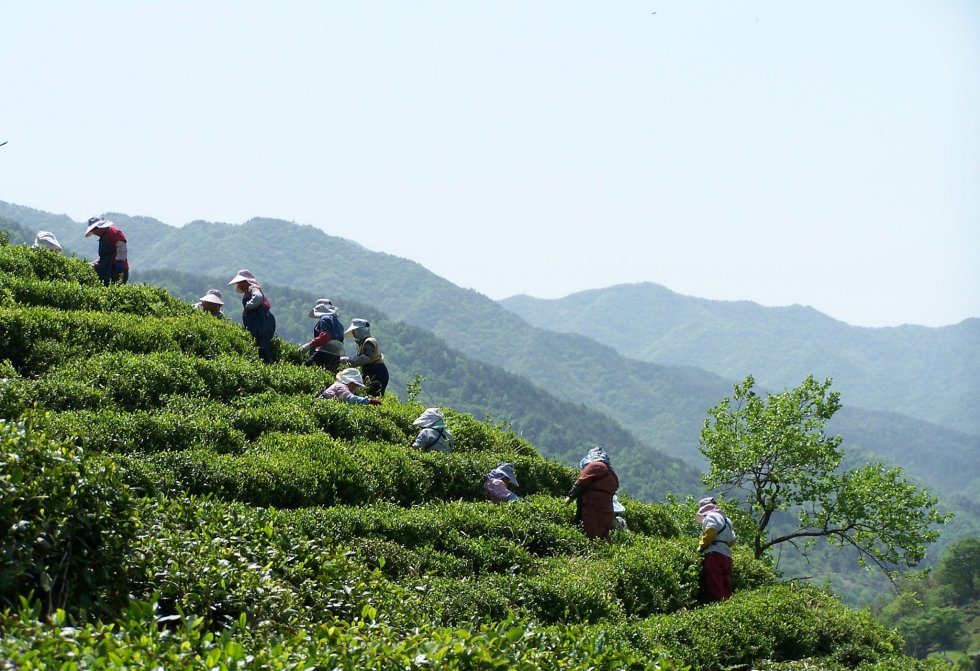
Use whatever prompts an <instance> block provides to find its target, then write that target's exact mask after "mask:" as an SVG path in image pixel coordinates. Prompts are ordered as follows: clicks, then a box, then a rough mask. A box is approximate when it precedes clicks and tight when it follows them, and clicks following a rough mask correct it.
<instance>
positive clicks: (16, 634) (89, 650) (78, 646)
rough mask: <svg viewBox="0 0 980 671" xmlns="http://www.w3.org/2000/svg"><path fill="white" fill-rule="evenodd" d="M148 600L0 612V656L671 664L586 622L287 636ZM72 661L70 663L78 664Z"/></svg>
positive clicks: (460, 667) (513, 666) (167, 663)
mask: <svg viewBox="0 0 980 671" xmlns="http://www.w3.org/2000/svg"><path fill="white" fill-rule="evenodd" d="M155 615H156V611H155V610H154V605H153V604H152V603H143V602H133V604H132V605H131V606H130V608H129V610H128V611H127V612H125V613H123V614H122V616H121V617H120V618H119V620H118V621H117V622H113V623H107V624H103V623H94V624H93V625H91V626H89V627H86V628H83V629H73V630H67V629H66V628H65V627H64V624H65V619H64V618H63V617H62V616H61V615H59V616H58V617H55V618H54V619H53V620H52V621H50V622H47V623H42V622H38V620H37V617H36V616H35V613H34V612H32V611H31V610H30V609H29V608H23V609H21V610H20V611H19V612H15V613H10V614H6V615H3V616H2V619H0V628H2V629H3V631H4V634H5V635H4V637H3V638H2V639H0V657H2V658H3V659H6V660H8V662H9V663H10V664H12V665H14V667H13V668H17V669H20V670H21V671H39V670H41V669H48V668H74V667H65V666H63V663H64V660H79V661H81V662H82V664H84V665H85V666H86V667H88V668H157V669H167V670H168V671H191V670H196V669H201V668H207V669H212V670H213V671H238V670H239V669H242V668H253V669H269V670H270V671H285V670H286V669H300V668H302V669H314V668H315V669H332V670H335V671H362V670H364V669H415V668H438V669H443V670H445V671H476V670H477V669H481V670H482V669H508V670H513V671H539V670H540V669H562V671H623V670H626V671H674V670H676V669H680V668H681V667H680V665H679V664H678V663H676V662H674V661H672V660H670V659H668V658H666V657H664V656H661V655H659V654H655V655H651V654H649V653H643V652H639V651H636V650H635V649H633V648H632V647H631V646H630V644H629V643H628V642H627V641H625V640H624V639H622V638H621V637H618V636H616V632H614V631H606V630H600V629H596V628H594V627H591V628H590V627H585V626H571V627H561V628H557V627H539V626H536V625H534V624H532V623H528V622H525V621H521V620H516V619H514V618H512V617H507V614H506V613H503V614H502V615H503V616H502V617H501V618H500V619H499V620H496V621H492V622H487V623H477V624H475V625H474V626H473V627H472V628H471V629H467V630H464V629H458V628H447V627H434V626H433V627H418V628H413V629H403V628H396V627H390V626H387V625H385V624H384V623H374V622H370V621H365V620H362V619H358V620H357V621H355V622H352V623H340V624H337V625H334V626H321V627H311V628H309V629H306V630H303V631H302V632H300V633H298V634H296V635H292V636H285V635H278V634H276V633H265V632H255V631H253V629H252V626H251V622H250V621H249V620H248V619H247V618H245V619H242V620H241V621H240V622H239V623H237V624H236V625H235V626H230V627H227V628H224V629H221V630H219V631H209V630H208V629H207V628H206V626H205V624H206V623H204V622H203V621H202V620H201V619H199V618H196V617H194V616H186V617H183V618H179V619H178V620H176V621H175V622H174V626H173V627H171V628H168V629H162V628H160V627H158V626H156V623H155V622H154V617H155ZM82 664H79V667H78V668H82Z"/></svg>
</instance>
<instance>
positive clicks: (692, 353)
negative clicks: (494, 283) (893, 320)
mask: <svg viewBox="0 0 980 671" xmlns="http://www.w3.org/2000/svg"><path fill="white" fill-rule="evenodd" d="M500 303H501V305H503V306H504V307H506V308H507V309H508V310H511V311H513V312H514V313H515V314H517V315H519V316H520V317H521V318H522V319H524V320H525V321H527V322H528V323H529V324H533V325H534V326H537V327H539V328H543V329H549V330H552V331H559V332H564V333H577V334H580V335H585V336H588V337H590V338H592V339H593V340H597V341H599V342H601V343H605V344H606V345H609V346H610V347H613V348H614V349H616V351H617V352H619V353H620V354H622V355H623V356H625V357H629V358H632V359H639V360H641V361H649V362H652V363H658V364H662V365H675V366H677V365H696V366H698V367H700V368H704V369H705V370H708V371H711V372H712V373H715V374H717V375H721V376H722V377H724V378H727V379H741V378H744V377H745V376H746V375H748V374H752V375H753V376H754V377H755V378H756V381H757V382H758V383H759V384H760V385H762V386H765V387H769V388H783V387H793V386H795V385H797V384H799V383H800V381H801V380H803V379H804V378H805V377H806V376H807V375H809V374H811V373H812V374H813V375H814V376H815V377H817V378H818V379H823V378H828V377H829V378H833V380H834V388H835V389H836V390H838V391H840V392H841V395H842V397H843V399H844V400H845V402H846V403H849V404H850V403H853V404H855V405H859V406H861V407H863V408H867V409H869V410H882V411H885V412H894V413H901V414H903V415H908V416H909V417H914V418H917V419H921V420H924V421H926V422H931V423H933V424H937V425H939V426H945V427H948V428H951V429H956V430H958V431H961V432H964V433H969V434H972V435H974V436H980V412H978V411H977V407H978V403H980V319H976V318H974V319H967V320H965V321H963V322H961V323H959V324H956V325H953V326H945V327H941V328H930V327H926V326H897V327H890V328H862V327H858V326H849V325H848V324H845V323H843V322H840V321H837V320H835V319H832V318H830V317H828V316H827V315H825V314H822V313H820V312H818V311H816V310H814V309H813V308H808V307H802V306H799V305H794V306H792V307H782V308H769V307H763V306H761V305H758V304H757V303H750V302H748V301H712V300H705V299H702V298H692V297H689V296H682V295H680V294H677V293H674V292H673V291H670V290H669V289H667V288H665V287H662V286H660V285H657V284H650V283H645V284H625V285H618V286H614V287H609V288H606V289H594V290H590V291H582V292H579V293H576V294H572V295H570V296H566V297H565V298H561V299H556V300H545V299H539V298H531V297H530V296H523V295H522V296H514V297H512V298H508V299H505V300H502V301H500Z"/></svg>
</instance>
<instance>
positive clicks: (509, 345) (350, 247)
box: [0, 203, 980, 493]
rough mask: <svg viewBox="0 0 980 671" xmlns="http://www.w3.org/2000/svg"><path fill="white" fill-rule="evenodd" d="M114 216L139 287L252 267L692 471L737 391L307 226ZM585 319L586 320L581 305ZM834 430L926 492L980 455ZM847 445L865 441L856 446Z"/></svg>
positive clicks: (44, 222) (869, 415)
mask: <svg viewBox="0 0 980 671" xmlns="http://www.w3.org/2000/svg"><path fill="white" fill-rule="evenodd" d="M0 216H6V217H8V218H10V219H14V220H15V221H18V222H19V223H21V224H23V225H25V226H28V227H29V228H32V229H35V230H36V229H37V228H40V227H41V226H43V227H45V228H47V229H48V230H52V231H54V232H55V233H56V235H58V237H59V240H61V241H62V244H63V245H65V247H66V249H68V250H78V251H79V252H80V253H82V254H84V255H88V256H91V255H92V254H93V253H94V249H95V245H94V243H93V242H92V240H91V239H87V240H86V239H84V238H82V237H81V236H82V231H83V230H84V228H83V227H82V225H81V224H80V223H77V222H73V221H71V220H70V219H69V218H68V217H65V216H58V215H50V214H46V213H43V212H39V211H37V210H32V209H29V208H24V207H20V206H15V205H8V204H5V203H0ZM110 216H111V218H113V219H114V220H116V221H117V223H119V224H120V226H122V227H123V230H124V231H126V232H127V235H128V236H129V237H130V240H131V242H130V253H131V258H132V260H133V263H132V265H133V273H134V276H136V277H138V274H139V273H140V272H142V271H145V270H147V269H152V268H160V269H163V268H173V269H176V270H182V271H185V272H191V273H199V272H201V270H202V269H206V270H207V271H209V272H210V271H211V270H213V269H216V268H223V269H224V270H225V272H226V273H227V274H228V275H229V277H230V276H231V274H233V273H234V272H235V271H236V270H238V268H241V267H249V268H251V269H252V270H253V271H255V272H256V273H257V274H258V275H259V276H260V277H261V278H262V280H263V282H266V283H271V284H281V285H285V286H292V287H296V288H298V289H301V290H307V291H310V292H311V294H315V295H318V296H320V295H332V294H342V295H343V296H345V297H346V298H348V299H350V300H353V301H358V302H361V303H364V304H366V305H371V306H376V307H377V308H378V309H380V310H382V311H383V312H384V313H386V314H387V315H389V316H390V317H391V318H392V319H395V320H400V321H405V322H407V323H409V324H412V325H414V326H417V327H420V328H423V329H425V330H428V331H430V332H432V333H434V334H435V335H437V336H438V337H440V338H442V339H443V340H444V341H445V342H446V343H447V344H448V345H449V346H450V347H452V348H454V349H457V350H459V351H460V352H462V353H463V354H465V355H467V356H469V357H472V358H474V359H477V360H479V361H483V362H485V363H489V364H491V365H496V366H499V367H500V368H502V369H504V370H506V371H508V372H511V373H514V374H517V375H521V376H523V377H526V378H527V379H529V380H531V382H532V383H533V384H535V385H536V386H538V387H541V388H543V389H545V390H547V391H549V392H550V393H552V394H554V395H555V396H557V397H559V398H561V399H563V400H566V401H571V402H573V403H577V404H582V405H585V406H587V407H589V408H591V409H593V410H596V411H598V412H600V413H603V414H605V415H608V416H609V417H611V418H613V419H614V420H616V421H617V422H618V423H619V424H620V425H621V426H622V427H624V428H625V429H626V430H628V431H629V432H630V433H632V434H633V435H634V436H636V438H637V439H638V440H639V441H640V443H641V444H642V445H643V446H645V447H647V448H650V447H652V448H654V449H656V450H659V451H661V452H664V453H666V454H668V455H670V456H673V457H677V458H680V459H683V460H684V461H686V462H687V463H689V464H692V465H694V466H696V467H700V466H701V465H702V464H703V460H702V458H701V455H700V453H699V451H698V436H699V432H700V429H701V424H702V422H703V420H704V419H705V417H706V410H707V408H709V407H711V406H712V405H714V404H715V403H717V402H718V400H719V399H720V398H722V397H724V396H726V395H728V394H730V393H731V389H732V386H731V385H732V383H733V382H734V380H728V379H725V378H723V377H720V376H718V375H715V374H712V373H708V372H706V371H704V370H702V369H700V368H696V367H694V366H662V365H657V364H652V363H647V362H641V361H636V360H631V359H627V358H624V357H623V356H622V355H620V354H619V353H618V352H616V351H615V350H614V349H613V348H612V347H610V346H608V345H603V344H600V343H598V342H596V341H595V340H592V339H589V338H586V337H584V336H580V335H575V334H567V333H565V334H562V333H555V332H551V331H544V330H542V329H539V328H536V327H533V326H531V325H529V324H528V323H527V322H526V321H524V320H523V319H521V318H520V317H518V316H517V315H515V314H514V313H512V312H510V311H509V310H506V309H504V308H503V307H501V306H500V305H499V304H497V303H496V302H494V301H491V300H490V299H489V298H487V297H485V296H483V295H481V294H478V293H477V292H475V291H472V290H466V289H461V288H459V287H456V286H455V285H453V284H451V283H450V282H448V281H446V280H444V279H442V278H439V277H437V276H436V275H434V274H433V273H431V272H430V271H428V270H426V269H425V268H423V267H422V266H421V265H419V264H418V263H415V262H413V261H408V260H405V259H400V258H398V257H394V256H391V255H388V254H382V253H378V252H371V251H369V250H366V249H365V248H363V247H362V246H360V245H358V244H355V243H352V242H350V241H348V240H345V239H343V238H338V237H333V236H330V235H327V234H326V233H324V232H322V231H321V230H319V229H316V228H313V227H311V226H300V225H297V224H293V223H289V222H284V221H278V220H270V219H253V220H250V221H249V222H247V223H245V224H241V225H231V224H212V223H207V222H193V223H191V224H188V225H187V226H184V227H182V228H173V227H170V226H167V225H165V224H163V223H161V222H158V221H155V220H153V219H149V218H146V217H127V216H125V215H110ZM305 310H306V309H305V308H304V313H305ZM582 312H583V313H586V314H588V310H586V309H585V308H584V307H583V310H582ZM350 316H353V315H348V317H350ZM594 323H599V322H598V320H596V321H595V322H594ZM592 335H595V334H592ZM388 346H389V347H390V344H389V345H388ZM786 351H787V354H786V355H787V356H788V357H790V358H792V357H793V356H794V352H793V351H792V348H789V349H788V350H786ZM749 372H752V371H749ZM831 377H835V376H834V375H831ZM798 382H799V380H795V381H794V382H793V384H794V385H795V384H796V383H798ZM835 382H836V377H835ZM429 384H431V382H430V383H429ZM843 402H844V405H845V409H847V408H848V407H850V406H856V407H860V405H861V399H860V398H852V397H850V396H849V395H847V394H844V395H843ZM503 419H506V418H503ZM872 425H874V426H879V427H886V428H887V429H888V431H887V434H883V433H882V432H880V431H868V430H866V428H865V427H868V426H872ZM833 428H834V429H835V430H836V431H839V432H840V433H841V434H842V435H843V436H844V438H845V446H850V447H854V448H856V449H862V450H865V451H867V452H871V453H873V454H878V455H881V456H882V457H884V458H885V459H886V460H888V461H891V462H893V463H898V464H899V465H902V466H908V465H909V464H908V462H907V460H906V458H907V457H909V456H910V455H911V456H914V457H924V458H925V459H926V460H928V461H929V462H933V466H935V467H936V468H937V469H938V470H930V471H929V472H928V473H919V472H918V471H917V469H916V468H911V469H910V475H913V476H919V477H923V478H925V479H926V481H927V482H934V481H935V480H934V479H933V478H938V479H939V480H940V481H941V482H943V484H945V481H944V480H943V478H944V477H945V476H944V473H943V465H944V463H947V462H944V461H943V460H942V454H943V453H944V451H945V450H946V446H947V445H949V446H951V448H950V449H954V450H956V451H957V452H958V453H962V454H966V455H970V454H975V453H976V452H975V450H976V448H977V446H978V445H980V439H978V438H974V437H969V436H961V435H959V434H955V433H953V432H949V431H945V432H944V431H942V430H940V429H939V427H933V426H931V425H929V424H927V423H925V422H920V421H916V420H909V419H908V418H904V417H902V416H901V415H897V414H892V413H885V414H882V413H876V412H873V411H860V412H855V413H841V414H840V416H839V417H838V418H835V422H834V425H833ZM851 436H861V440H860V442H854V441H852V439H851ZM943 436H945V438H944V439H943V441H945V442H942V441H941V442H938V443H937V442H936V439H937V437H943ZM948 463H953V462H952V461H951V462H948ZM957 463H958V462H957ZM971 472H972V471H971ZM960 473H962V471H960ZM952 493H955V492H952Z"/></svg>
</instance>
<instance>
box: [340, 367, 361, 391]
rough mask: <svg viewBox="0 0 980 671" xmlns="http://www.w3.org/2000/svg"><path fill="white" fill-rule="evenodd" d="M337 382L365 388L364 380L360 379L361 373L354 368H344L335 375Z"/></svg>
mask: <svg viewBox="0 0 980 671" xmlns="http://www.w3.org/2000/svg"><path fill="white" fill-rule="evenodd" d="M337 382H340V383H342V384H356V385H357V386H358V387H363V386H365V385H364V378H363V377H361V371H359V370H357V369H356V368H345V369H344V370H342V371H340V372H339V373H337Z"/></svg>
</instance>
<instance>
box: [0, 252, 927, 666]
mask: <svg viewBox="0 0 980 671" xmlns="http://www.w3.org/2000/svg"><path fill="white" fill-rule="evenodd" d="M279 347H280V356H281V360H282V362H281V363H278V364H275V365H271V366H267V365H263V364H261V363H260V362H259V361H258V358H257V356H256V354H255V352H254V349H253V346H252V344H251V342H250V340H249V338H248V336H247V334H246V333H245V332H244V331H242V329H241V328H240V327H237V326H236V325H234V324H232V323H228V322H220V321H218V320H215V319H213V318H211V317H209V316H207V315H204V314H200V313H194V311H193V310H192V309H191V308H190V306H189V305H188V304H187V303H184V302H182V301H179V300H177V299H175V298H173V297H172V296H170V295H169V294H168V293H167V292H165V291H164V290H162V289H159V288H155V287H150V286H139V285H130V286H116V287H110V288H103V287H101V286H99V285H97V284H96V282H95V278H94V275H93V274H92V273H91V271H90V269H89V268H88V267H87V266H86V265H85V264H84V263H83V262H81V261H78V260H76V259H71V258H65V257H62V256H60V255H57V254H52V253H49V252H44V251H38V250H30V249H27V248H23V247H12V246H0V353H2V357H3V362H2V363H0V367H2V371H0V378H2V380H3V381H2V383H0V415H2V417H3V418H4V419H3V421H2V422H0V442H2V449H0V529H2V530H3V535H2V536H0V609H2V612H0V632H2V636H0V660H2V665H0V666H2V667H3V668H12V669H19V670H28V669H45V668H47V669H96V668H98V669H104V668H115V669H123V668H125V669H137V668H151V669H156V668H159V669H168V670H169V669H351V670H353V669H430V668H431V669H436V668H438V669H583V670H584V669H610V670H612V669H680V668H683V667H685V666H688V665H690V666H692V667H693V668H697V669H720V668H731V669H740V668H744V669H747V668H760V669H762V668H765V669H804V668H806V669H823V668H826V669H845V668H865V669H915V668H921V667H920V666H919V663H918V662H915V661H914V660H912V659H910V658H908V657H904V656H902V655H901V652H900V651H901V647H902V641H901V640H900V638H899V637H898V635H897V634H896V633H894V632H891V631H888V630H886V629H885V628H883V627H882V626H881V625H880V624H878V623H877V622H876V621H875V620H874V619H873V618H872V617H871V616H870V614H869V613H868V612H864V611H853V610H850V609H848V608H846V607H844V606H843V605H841V604H840V603H839V602H838V601H837V600H836V599H835V598H833V597H832V596H831V595H829V594H828V593H826V592H823V591H821V590H819V589H816V588H813V587H809V586H799V585H792V584H780V583H779V582H778V580H777V579H776V578H775V576H774V575H773V574H772V571H771V569H770V568H769V567H768V565H767V564H766V563H765V562H760V561H756V560H754V559H752V558H751V556H750V553H749V552H748V550H747V549H745V548H739V547H736V548H735V553H734V554H735V576H736V585H735V587H736V595H735V597H734V598H733V599H731V600H730V601H727V602H725V603H722V604H716V605H710V606H700V605H699V604H698V603H697V599H696V592H697V587H696V585H697V580H696V575H697V568H698V556H697V554H696V552H695V551H694V545H695V543H694V537H693V534H694V532H695V529H694V528H693V527H692V526H691V523H690V517H691V514H692V510H691V508H690V506H689V505H686V504H676V505H652V504H647V503H640V502H636V501H632V500H628V499H627V500H626V501H625V504H626V507H627V515H628V519H629V521H630V524H631V526H632V528H633V532H632V533H628V534H624V533H619V532H617V533H618V534H619V535H616V536H615V538H614V541H613V543H612V544H611V545H606V544H601V543H600V544H591V545H590V544H589V543H588V542H587V541H586V539H585V538H584V536H583V535H582V534H581V533H580V532H579V530H578V529H577V528H576V527H575V526H573V525H572V524H571V521H570V518H571V510H570V509H569V507H566V506H564V505H563V504H562V502H561V496H562V495H563V494H564V492H565V491H566V490H567V489H568V487H569V485H570V484H571V482H572V481H573V479H574V476H575V472H574V471H573V470H570V469H569V468H566V467H564V466H561V465H559V464H557V463H555V462H551V461H548V460H546V459H544V458H542V457H541V456H539V454H538V453H537V452H536V451H535V450H534V449H533V447H532V446H531V445H530V444H529V443H527V442H525V441H523V440H521V439H519V438H518V437H516V436H514V435H513V434H511V433H508V432H506V431H503V430H501V429H500V428H499V427H496V426H494V425H492V424H487V423H483V422H480V421H477V420H475V419H473V418H472V417H470V416H469V415H466V414H462V413H455V412H452V411H447V417H448V422H449V424H450V427H451V429H452V430H453V432H454V433H455V434H456V435H457V438H458V443H457V449H456V450H455V451H454V452H453V453H452V454H423V453H418V452H416V451H413V450H411V449H410V448H408V447H407V445H408V444H409V442H410V440H411V438H412V437H413V435H414V431H413V428H412V426H411V422H412V420H413V419H414V417H415V416H416V415H417V414H418V412H419V411H420V409H421V406H420V405H418V404H414V403H400V402H398V401H397V400H396V399H394V398H393V397H389V398H386V399H385V401H384V403H383V404H382V405H381V406H347V405H342V404H336V403H333V402H326V401H319V400H316V399H315V398H314V394H315V393H316V392H317V391H319V389H320V388H321V387H322V386H323V385H324V384H325V382H326V380H325V379H324V376H323V374H322V373H321V372H319V371H316V370H310V369H307V368H303V367H301V366H299V365H296V362H298V361H299V359H300V357H299V355H298V352H297V351H296V350H295V349H294V348H293V347H291V346H289V345H286V344H283V343H280V344H279ZM501 460H509V461H513V462H514V463H515V464H516V468H517V473H518V476H519V480H520V483H521V485H522V489H521V492H522V493H523V494H524V495H525V496H526V497H527V502H526V503H522V504H511V505H509V506H494V505H492V504H490V503H487V502H485V501H484V500H482V498H481V491H480V477H481V475H482V473H484V472H486V471H487V470H488V469H490V468H491V467H493V466H495V465H496V464H497V463H498V462H500V461H501Z"/></svg>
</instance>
